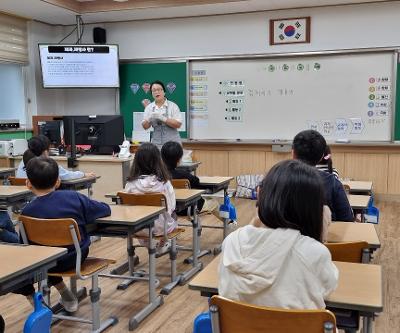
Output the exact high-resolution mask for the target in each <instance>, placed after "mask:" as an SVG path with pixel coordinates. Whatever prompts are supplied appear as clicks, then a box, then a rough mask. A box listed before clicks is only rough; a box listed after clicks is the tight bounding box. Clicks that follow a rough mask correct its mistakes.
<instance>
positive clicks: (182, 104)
mask: <svg viewBox="0 0 400 333" xmlns="http://www.w3.org/2000/svg"><path fill="white" fill-rule="evenodd" d="M119 71H120V109H121V115H122V116H123V117H124V124H125V125H124V126H125V135H126V136H127V137H131V135H132V129H133V112H143V111H144V107H143V104H142V101H143V100H144V99H149V100H150V101H153V98H152V96H151V91H150V90H149V84H150V83H151V82H153V81H155V80H160V81H162V82H163V83H164V85H165V87H166V94H165V96H166V97H167V99H169V100H171V101H173V102H175V103H176V104H177V105H178V106H179V109H180V110H181V112H187V104H188V103H187V89H188V79H187V62H186V61H184V62H162V63H147V62H146V63H124V64H121V65H120V67H119ZM184 121H186V119H184ZM179 133H180V135H181V137H183V138H186V137H187V132H186V131H185V132H179Z"/></svg>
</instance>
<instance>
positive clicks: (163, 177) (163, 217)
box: [125, 142, 178, 253]
mask: <svg viewBox="0 0 400 333" xmlns="http://www.w3.org/2000/svg"><path fill="white" fill-rule="evenodd" d="M170 179H171V176H170V174H169V172H168V169H167V168H166V166H165V165H164V163H163V161H162V159H161V153H160V150H159V149H158V148H157V147H156V146H155V145H154V144H152V143H150V142H146V143H143V144H141V145H140V147H139V149H138V150H137V152H136V154H135V159H134V160H133V164H132V167H131V171H130V175H129V177H128V181H127V183H126V185H125V191H126V192H128V193H134V194H148V193H162V194H164V196H165V199H166V201H167V202H166V203H167V207H168V209H167V211H166V212H164V213H162V214H160V215H159V217H158V218H157V219H156V220H155V221H154V228H153V233H154V235H156V236H161V235H163V234H164V228H165V227H166V228H167V233H170V232H172V231H173V230H174V229H175V228H176V227H177V226H178V222H177V221H176V219H175V218H174V216H173V215H175V214H174V211H175V206H176V201H175V192H174V188H173V187H172V184H171V182H170ZM137 234H142V235H147V231H143V232H140V231H139V232H138V233H137ZM142 245H146V246H147V243H146V242H142ZM169 246H170V244H169V243H167V242H163V241H160V242H159V243H158V244H156V247H157V250H158V252H159V253H162V252H165V251H167V250H168V249H169Z"/></svg>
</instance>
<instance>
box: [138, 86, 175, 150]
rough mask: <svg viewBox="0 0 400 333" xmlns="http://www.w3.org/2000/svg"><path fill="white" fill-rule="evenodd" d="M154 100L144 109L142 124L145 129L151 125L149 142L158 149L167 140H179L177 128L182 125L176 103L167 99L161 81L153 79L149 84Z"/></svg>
mask: <svg viewBox="0 0 400 333" xmlns="http://www.w3.org/2000/svg"><path fill="white" fill-rule="evenodd" d="M150 90H151V94H152V95H153V98H154V102H152V103H150V104H149V105H147V106H146V108H145V109H144V116H143V121H142V126H143V128H144V129H145V130H146V129H148V128H150V126H153V128H154V132H153V137H152V139H151V142H152V143H154V144H155V145H156V146H157V147H158V148H159V149H161V147H162V146H163V144H164V143H166V142H168V141H176V142H179V143H180V142H181V137H180V135H179V132H178V129H179V128H180V127H181V125H182V118H181V113H180V110H179V107H178V105H176V104H175V103H174V102H171V101H169V100H167V98H166V97H165V86H164V84H163V83H162V82H161V81H154V82H153V83H152V84H151V85H150Z"/></svg>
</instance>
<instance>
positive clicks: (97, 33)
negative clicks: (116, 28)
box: [93, 27, 107, 44]
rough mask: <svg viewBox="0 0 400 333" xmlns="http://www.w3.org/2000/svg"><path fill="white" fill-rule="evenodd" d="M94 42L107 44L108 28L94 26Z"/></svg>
mask: <svg viewBox="0 0 400 333" xmlns="http://www.w3.org/2000/svg"><path fill="white" fill-rule="evenodd" d="M93 42H94V43H95V44H105V43H106V42H107V38H106V29H103V28H100V27H95V28H93Z"/></svg>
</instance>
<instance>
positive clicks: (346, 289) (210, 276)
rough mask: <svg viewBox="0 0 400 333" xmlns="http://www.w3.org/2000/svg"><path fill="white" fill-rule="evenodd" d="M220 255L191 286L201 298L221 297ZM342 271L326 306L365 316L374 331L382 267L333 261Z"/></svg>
mask: <svg viewBox="0 0 400 333" xmlns="http://www.w3.org/2000/svg"><path fill="white" fill-rule="evenodd" d="M219 261H220V256H218V257H217V258H215V259H214V260H213V261H211V262H210V263H209V264H208V265H207V267H205V268H204V269H203V270H202V271H201V272H200V273H199V274H197V276H196V277H195V278H194V279H193V280H192V281H191V282H190V283H189V289H193V290H198V291H200V294H201V296H205V297H210V296H212V295H216V294H218V265H219ZM334 263H335V265H336V267H337V268H338V270H339V281H338V287H337V288H336V290H335V291H333V292H332V293H331V294H330V295H329V296H327V297H326V298H325V304H326V305H327V306H329V307H335V308H340V309H346V310H356V311H360V312H361V313H362V315H363V316H364V319H363V330H362V332H363V333H370V332H372V319H373V317H374V315H375V314H376V313H380V312H382V311H383V291H382V268H381V266H380V265H371V264H355V263H347V262H339V261H335V262H334Z"/></svg>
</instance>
